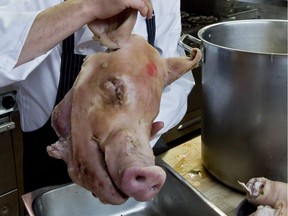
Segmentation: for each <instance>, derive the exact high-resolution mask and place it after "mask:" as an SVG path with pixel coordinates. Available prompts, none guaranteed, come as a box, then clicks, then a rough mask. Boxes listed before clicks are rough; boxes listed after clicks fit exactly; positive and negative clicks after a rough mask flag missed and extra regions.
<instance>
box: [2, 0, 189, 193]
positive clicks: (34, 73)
mask: <svg viewBox="0 0 288 216" xmlns="http://www.w3.org/2000/svg"><path fill="white" fill-rule="evenodd" d="M150 3H151V2H150V1H149V0H67V1H66V2H65V1H63V0H46V1H45V0H40V1H34V0H3V1H1V2H0V16H1V22H0V35H1V40H0V87H3V86H6V85H10V84H13V85H15V87H16V89H17V105H18V107H19V111H20V116H21V128H22V130H23V132H24V170H23V171H24V190H25V192H30V191H32V190H35V189H38V188H40V187H44V186H48V185H54V184H63V183H67V182H70V181H71V180H70V178H69V176H68V174H67V167H66V164H65V162H64V161H62V160H57V159H54V158H52V157H49V156H48V154H47V152H46V146H47V145H50V144H51V143H54V142H55V141H56V140H57V139H58V138H57V136H56V134H55V132H54V130H53V129H52V128H51V126H50V124H51V121H50V116H51V112H52V110H53V108H54V106H55V104H57V103H58V102H59V101H61V99H62V98H63V97H64V95H65V94H66V92H67V91H68V90H69V88H71V86H72V84H73V82H74V79H75V78H76V76H77V73H78V72H79V71H80V67H81V63H82V61H83V58H84V57H85V56H86V55H89V54H93V53H95V52H101V51H105V49H106V48H105V47H103V46H101V45H100V44H99V43H98V42H96V41H93V40H92V36H93V35H92V33H91V31H90V30H89V29H88V28H87V26H86V25H85V24H87V23H89V22H90V21H92V20H95V19H105V18H108V17H109V16H112V15H115V14H118V13H119V12H121V10H122V9H123V8H127V7H133V8H135V9H138V10H139V12H138V17H137V21H136V25H135V27H134V29H133V33H134V34H139V35H142V36H143V37H144V38H146V39H147V40H149V42H150V43H151V44H153V45H154V46H155V47H156V49H157V50H158V51H159V53H160V54H161V55H162V56H163V57H169V56H179V55H184V51H183V50H182V49H181V48H180V47H179V46H178V40H179V37H180V32H181V20H180V1H179V0H152V4H153V10H154V15H153V18H152V19H149V20H147V18H151V17H152V7H151V4H150ZM99 5H101V6H100V7H99ZM119 8H121V9H119ZM73 33H74V34H73ZM155 35H156V36H155ZM65 38H66V39H65ZM64 39H65V40H64ZM62 41H63V42H62ZM193 84H194V81H193V77H192V73H187V74H185V75H183V76H182V77H180V78H179V79H178V80H176V81H175V82H173V83H172V84H171V85H169V86H167V87H166V88H165V89H164V92H163V95H162V99H161V106H160V113H159V115H158V116H157V118H156V119H155V121H163V122H164V127H163V128H162V129H161V130H160V131H159V132H158V133H157V134H156V136H154V137H153V138H152V139H151V143H150V144H151V147H153V146H154V145H155V144H156V142H157V141H158V140H159V138H160V136H161V134H163V133H165V132H166V131H168V130H169V129H171V128H172V127H173V126H175V125H176V124H177V123H179V121H180V120H181V119H182V118H183V116H184V114H185V112H186V108H187V96H188V94H189V93H190V91H191V89H192V87H193Z"/></svg>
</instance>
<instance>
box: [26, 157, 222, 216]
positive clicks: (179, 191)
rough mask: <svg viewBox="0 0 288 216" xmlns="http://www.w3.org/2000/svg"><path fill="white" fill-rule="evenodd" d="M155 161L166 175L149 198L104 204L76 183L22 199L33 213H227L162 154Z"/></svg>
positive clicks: (112, 215) (94, 215)
mask: <svg viewBox="0 0 288 216" xmlns="http://www.w3.org/2000/svg"><path fill="white" fill-rule="evenodd" d="M156 163H157V164H158V165H159V166H161V167H163V168H164V170H165V171H166V173H167V179H166V182H165V184H164V186H163V188H162V189H161V191H160V192H159V194H158V195H157V196H156V197H155V198H153V199H152V200H150V201H147V202H138V201H136V200H134V199H133V198H129V199H128V200H127V202H125V203H124V204H122V205H108V204H103V203H101V202H100V201H99V200H98V199H96V198H95V197H93V196H92V194H91V192H89V191H87V190H85V189H83V188H82V187H79V186H78V185H76V184H74V183H72V184H68V185H62V186H60V187H56V188H55V187H47V188H41V189H39V190H36V191H33V192H31V193H28V194H25V195H23V196H22V199H23V201H24V204H25V207H26V209H27V210H28V212H29V215H30V216H32V215H36V216H74V215H75V216H79V215H81V216H98V215H100V216H116V215H117V216H134V215H135V216H136V215H137V216H142V215H143V216H144V215H145V216H158V215H159V216H160V215H161V216H170V215H171V216H175V215H185V216H189V215H194V216H200V215H201V216H205V215H207V216H208V215H209V216H214V215H222V216H224V215H226V214H224V213H223V212H222V211H221V210H219V209H218V208H217V207H216V206H215V205H214V204H213V203H211V202H210V201H209V200H208V199H207V198H206V197H204V196H203V195H202V194H201V193H200V192H199V191H198V190H196V189H195V188H194V187H193V186H191V185H190V184H189V183H188V182H186V180H185V179H183V178H182V177H181V176H180V175H179V174H178V173H176V172H175V171H174V170H173V169H172V168H171V167H170V166H169V165H167V164H166V163H165V162H164V161H162V160H161V159H160V158H157V159H156Z"/></svg>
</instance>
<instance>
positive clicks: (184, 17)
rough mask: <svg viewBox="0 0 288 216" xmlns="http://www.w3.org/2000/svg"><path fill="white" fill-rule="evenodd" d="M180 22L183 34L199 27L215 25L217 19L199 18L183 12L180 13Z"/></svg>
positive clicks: (211, 17)
mask: <svg viewBox="0 0 288 216" xmlns="http://www.w3.org/2000/svg"><path fill="white" fill-rule="evenodd" d="M181 21H182V29H183V32H185V31H187V30H191V29H193V28H197V29H199V27H203V26H206V25H209V24H213V23H216V22H217V21H218V18H217V17H214V16H202V15H200V16H199V15H194V14H190V13H187V12H185V11H181Z"/></svg>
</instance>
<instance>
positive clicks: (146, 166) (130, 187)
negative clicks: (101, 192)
mask: <svg viewBox="0 0 288 216" xmlns="http://www.w3.org/2000/svg"><path fill="white" fill-rule="evenodd" d="M110 135H111V137H109V138H108V139H107V140H106V142H108V143H113V142H112V141H111V140H114V141H115V140H117V142H118V143H117V145H113V144H112V145H108V144H107V145H105V144H103V145H102V146H104V149H103V151H102V153H103V155H104V158H105V164H106V165H105V166H106V170H107V173H108V174H109V177H110V179H111V180H112V181H113V185H114V187H115V189H116V190H117V192H118V193H119V195H121V196H122V198H123V199H127V198H128V197H133V198H134V199H135V200H137V201H148V200H150V199H152V198H153V197H155V195H156V194H158V192H159V191H160V189H161V188H162V186H163V184H164V182H165V179H166V173H165V171H164V170H163V169H162V168H161V167H159V166H156V165H155V156H154V155H153V151H152V149H151V147H150V145H149V144H147V145H145V144H140V143H139V141H138V139H136V138H135V137H137V136H135V135H134V134H131V133H130V132H127V131H126V130H121V131H120V132H118V133H115V134H114V135H113V133H111V134H110ZM147 142H148V141H147ZM115 146H119V149H117V147H115ZM143 146H145V147H146V146H147V147H146V148H145V149H143V148H144V147H143ZM115 152H117V153H116V154H115Z"/></svg>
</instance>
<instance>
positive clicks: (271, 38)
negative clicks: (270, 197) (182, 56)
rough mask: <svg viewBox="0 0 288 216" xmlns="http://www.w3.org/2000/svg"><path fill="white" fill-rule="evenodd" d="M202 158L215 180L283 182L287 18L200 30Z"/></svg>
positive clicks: (236, 185) (285, 180)
mask: <svg viewBox="0 0 288 216" xmlns="http://www.w3.org/2000/svg"><path fill="white" fill-rule="evenodd" d="M198 37H199V39H200V40H199V39H196V38H193V37H191V38H190V39H192V40H194V42H195V41H196V42H198V43H200V44H201V45H200V46H201V49H202V52H203V54H204V55H203V61H202V90H203V93H202V95H203V98H202V103H203V104H202V132H201V133H202V134H201V136H202V159H203V163H204V165H205V167H206V168H207V169H208V171H210V172H211V174H212V175H214V176H215V177H216V178H218V179H219V180H220V181H222V182H223V183H225V184H226V185H228V186H231V187H233V188H235V189H239V190H240V189H241V188H240V187H239V185H238V183H237V181H238V180H239V181H243V182H247V181H248V180H249V179H250V178H252V177H258V176H264V177H267V178H270V179H272V180H278V181H284V182H287V20H240V21H228V22H222V23H217V24H213V25H209V26H206V27H204V28H202V29H201V30H200V31H199V32H198Z"/></svg>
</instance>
